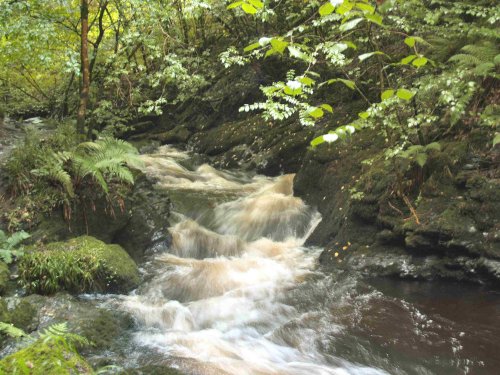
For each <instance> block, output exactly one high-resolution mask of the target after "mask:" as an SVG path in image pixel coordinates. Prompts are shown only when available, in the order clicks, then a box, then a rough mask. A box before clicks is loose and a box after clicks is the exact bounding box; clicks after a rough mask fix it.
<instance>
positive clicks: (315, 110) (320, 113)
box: [306, 107, 325, 119]
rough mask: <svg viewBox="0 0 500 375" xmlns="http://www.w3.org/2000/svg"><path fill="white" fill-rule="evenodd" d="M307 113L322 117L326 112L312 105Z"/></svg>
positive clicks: (314, 116) (316, 117)
mask: <svg viewBox="0 0 500 375" xmlns="http://www.w3.org/2000/svg"><path fill="white" fill-rule="evenodd" d="M306 113H307V114H308V115H309V116H311V117H313V118H315V119H318V118H321V117H323V115H324V114H325V113H324V112H323V110H322V109H321V108H319V107H311V108H309V110H308V111H307V112H306Z"/></svg>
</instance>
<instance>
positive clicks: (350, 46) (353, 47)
mask: <svg viewBox="0 0 500 375" xmlns="http://www.w3.org/2000/svg"><path fill="white" fill-rule="evenodd" d="M342 43H344V44H346V45H347V47H349V48H352V49H354V50H356V49H358V47H357V46H356V45H355V44H354V43H353V42H351V41H348V40H344V41H343V42H342Z"/></svg>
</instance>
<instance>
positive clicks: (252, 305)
mask: <svg viewBox="0 0 500 375" xmlns="http://www.w3.org/2000/svg"><path fill="white" fill-rule="evenodd" d="M144 162H145V164H146V171H147V173H149V174H150V175H151V176H154V177H156V178H157V179H158V186H159V187H160V188H163V189H168V190H170V192H171V197H172V200H173V204H174V210H175V211H176V214H175V215H174V218H175V220H174V221H175V222H174V223H173V225H172V227H171V229H170V231H171V234H172V244H171V246H170V248H169V249H167V251H165V252H161V253H158V254H157V255H154V256H152V258H151V261H150V262H149V263H148V264H147V266H146V267H145V273H146V275H147V277H146V279H147V282H145V283H144V285H143V286H142V287H141V288H139V289H138V290H137V291H136V292H134V293H133V294H131V295H129V296H118V297H116V298H115V299H114V302H113V303H114V304H115V306H117V308H119V309H123V310H125V311H128V312H130V313H132V314H133V316H135V318H136V320H137V322H138V327H139V329H138V330H137V331H136V332H135V333H134V336H133V337H134V338H133V342H132V343H131V344H130V345H131V348H130V361H131V363H132V362H134V361H138V360H139V361H140V358H141V357H147V356H151V355H154V356H155V357H154V358H156V361H160V362H161V361H163V360H164V361H165V363H168V364H169V365H171V366H174V367H178V368H179V369H181V370H183V371H185V372H186V373H192V374H305V375H311V374H342V375H343V374H387V373H389V374H422V375H426V374H496V373H499V369H500V295H499V294H498V293H497V292H494V291H488V290H487V289H484V288H481V287H478V286H464V285H459V284H452V283H420V282H403V281H398V280H390V279H372V280H366V279H363V278H361V277H360V276H358V275H356V274H355V273H354V272H346V271H341V270H334V271H331V272H329V273H328V274H325V273H323V272H322V271H321V270H319V269H318V267H317V257H318V256H319V253H320V252H321V249H319V248H310V247H306V246H304V243H305V240H306V239H307V237H308V236H309V234H310V233H311V232H312V231H313V230H314V228H315V226H316V225H317V224H318V222H319V221H320V216H319V214H318V213H317V212H316V211H315V210H314V209H312V208H310V207H308V206H307V205H305V204H304V202H302V201H301V200H300V199H299V198H296V197H294V196H293V188H292V187H293V175H286V176H281V177H278V178H274V179H272V178H267V177H263V176H251V175H247V174H243V173H239V172H228V171H218V170H216V169H214V168H212V167H210V166H209V165H201V166H195V167H194V168H193V167H190V163H189V155H188V154H187V153H184V152H180V151H178V150H175V149H173V148H170V147H166V146H164V147H162V148H160V149H159V151H158V153H157V154H154V155H148V156H144ZM131 366H132V365H131Z"/></svg>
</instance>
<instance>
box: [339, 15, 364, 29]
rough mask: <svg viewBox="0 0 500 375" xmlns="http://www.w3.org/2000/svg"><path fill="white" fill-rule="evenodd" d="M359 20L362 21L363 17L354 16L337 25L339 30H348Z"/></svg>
mask: <svg viewBox="0 0 500 375" xmlns="http://www.w3.org/2000/svg"><path fill="white" fill-rule="evenodd" d="M361 21H363V18H354V19H352V20H350V21H348V22H346V23H344V24H342V25H340V27H339V30H340V31H349V30H352V29H354V28H355V27H356V26H357V25H358V23H360V22H361Z"/></svg>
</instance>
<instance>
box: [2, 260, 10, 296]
mask: <svg viewBox="0 0 500 375" xmlns="http://www.w3.org/2000/svg"><path fill="white" fill-rule="evenodd" d="M9 275H10V271H9V267H8V266H7V265H6V264H5V263H4V262H2V261H0V294H1V293H3V292H5V291H6V290H7V284H8V282H9Z"/></svg>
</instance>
